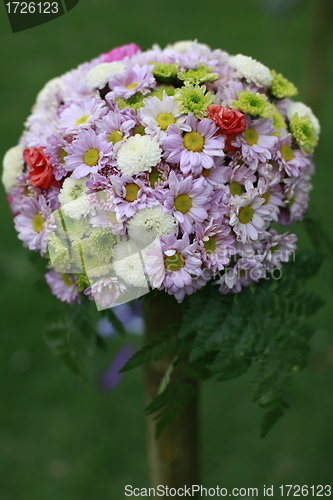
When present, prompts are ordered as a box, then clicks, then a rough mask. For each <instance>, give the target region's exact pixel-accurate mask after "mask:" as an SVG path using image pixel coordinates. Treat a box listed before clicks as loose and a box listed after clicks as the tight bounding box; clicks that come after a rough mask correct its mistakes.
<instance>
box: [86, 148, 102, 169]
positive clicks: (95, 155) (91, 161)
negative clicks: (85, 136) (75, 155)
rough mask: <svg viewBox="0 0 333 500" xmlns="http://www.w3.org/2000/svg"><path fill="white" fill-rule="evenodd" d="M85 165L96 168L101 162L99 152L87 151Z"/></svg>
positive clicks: (92, 149) (94, 150)
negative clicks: (99, 161)
mask: <svg viewBox="0 0 333 500" xmlns="http://www.w3.org/2000/svg"><path fill="white" fill-rule="evenodd" d="M83 160H84V163H85V164H86V165H89V167H95V165H97V163H98V160H99V151H98V149H96V148H91V149H87V151H86V152H85V154H84V157H83Z"/></svg>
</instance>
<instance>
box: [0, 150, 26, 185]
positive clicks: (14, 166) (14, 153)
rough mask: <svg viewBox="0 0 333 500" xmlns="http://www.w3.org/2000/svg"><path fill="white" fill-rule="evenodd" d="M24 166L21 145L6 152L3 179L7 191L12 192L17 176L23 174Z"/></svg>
mask: <svg viewBox="0 0 333 500" xmlns="http://www.w3.org/2000/svg"><path fill="white" fill-rule="evenodd" d="M23 168H24V161H23V148H22V147H21V146H14V147H13V148H10V149H9V150H8V151H7V153H6V154H5V156H4V158H3V163H2V176H1V180H2V184H3V185H4V187H5V190H6V193H10V191H11V189H12V188H13V187H14V186H16V182H17V177H18V176H19V175H21V174H22V172H23Z"/></svg>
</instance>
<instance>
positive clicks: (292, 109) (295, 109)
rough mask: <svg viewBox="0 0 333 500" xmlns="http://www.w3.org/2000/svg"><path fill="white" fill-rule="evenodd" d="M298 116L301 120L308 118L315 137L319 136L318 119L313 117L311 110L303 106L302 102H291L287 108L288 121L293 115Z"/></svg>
mask: <svg viewBox="0 0 333 500" xmlns="http://www.w3.org/2000/svg"><path fill="white" fill-rule="evenodd" d="M296 113H297V114H298V116H299V117H300V118H301V117H302V116H306V117H307V118H309V120H310V121H311V123H312V125H313V126H314V129H315V131H316V133H317V135H319V134H320V123H319V120H318V118H317V117H316V116H315V115H314V113H313V111H312V109H311V108H310V107H309V106H307V105H306V104H303V103H302V102H293V101H292V102H291V103H290V104H289V106H288V108H287V117H288V120H290V119H291V118H292V117H293V116H294V115H296Z"/></svg>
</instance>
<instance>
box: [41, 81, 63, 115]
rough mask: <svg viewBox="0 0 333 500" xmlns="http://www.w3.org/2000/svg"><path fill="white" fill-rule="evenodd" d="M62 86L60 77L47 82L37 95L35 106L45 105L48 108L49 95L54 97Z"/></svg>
mask: <svg viewBox="0 0 333 500" xmlns="http://www.w3.org/2000/svg"><path fill="white" fill-rule="evenodd" d="M61 85H62V78H61V77H60V76H58V77H56V78H52V80H50V81H48V82H47V83H46V84H45V85H44V87H43V88H42V90H41V91H40V92H39V94H38V95H37V99H36V104H37V105H46V106H47V107H49V106H50V94H51V93H52V96H54V95H55V94H56V93H57V92H58V91H59V90H60V87H61Z"/></svg>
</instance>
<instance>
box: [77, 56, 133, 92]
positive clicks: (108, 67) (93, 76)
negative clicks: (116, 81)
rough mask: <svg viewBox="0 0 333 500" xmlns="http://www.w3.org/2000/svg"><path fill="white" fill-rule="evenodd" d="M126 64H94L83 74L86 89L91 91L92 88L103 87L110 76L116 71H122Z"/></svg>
mask: <svg viewBox="0 0 333 500" xmlns="http://www.w3.org/2000/svg"><path fill="white" fill-rule="evenodd" d="M125 69H126V66H125V65H124V64H123V63H121V62H116V61H115V62H110V63H101V64H98V65H97V66H94V67H93V68H92V69H91V70H90V71H88V73H87V74H86V76H85V81H86V85H87V87H88V89H89V90H90V92H92V91H93V90H94V89H103V88H104V87H105V85H106V84H107V83H108V81H109V79H110V78H111V76H113V75H115V74H116V73H123V72H124V71H125Z"/></svg>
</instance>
